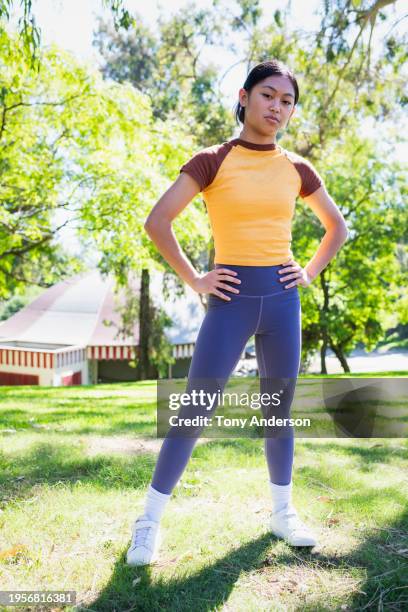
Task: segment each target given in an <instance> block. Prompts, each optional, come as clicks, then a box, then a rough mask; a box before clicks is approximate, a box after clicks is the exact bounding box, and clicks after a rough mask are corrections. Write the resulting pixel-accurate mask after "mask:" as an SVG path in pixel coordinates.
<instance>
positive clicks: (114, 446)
mask: <svg viewBox="0 0 408 612" xmlns="http://www.w3.org/2000/svg"><path fill="white" fill-rule="evenodd" d="M207 441H208V440H207V438H199V439H198V440H197V444H204V443H206V442H207ZM81 442H82V443H83V445H84V449H85V452H86V454H87V455H88V457H93V456H95V455H99V454H105V453H119V454H122V455H123V454H124V455H140V454H142V453H156V454H157V453H158V452H159V450H160V448H161V445H162V444H163V438H129V437H127V436H87V437H86V438H82V439H81Z"/></svg>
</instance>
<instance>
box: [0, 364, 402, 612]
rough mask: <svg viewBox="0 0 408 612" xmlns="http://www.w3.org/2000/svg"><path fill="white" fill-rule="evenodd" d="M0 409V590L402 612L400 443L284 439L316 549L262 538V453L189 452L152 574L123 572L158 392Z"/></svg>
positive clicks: (206, 445)
mask: <svg viewBox="0 0 408 612" xmlns="http://www.w3.org/2000/svg"><path fill="white" fill-rule="evenodd" d="M397 375H398V376H401V375H403V373H398V374H397ZM368 376H370V375H368ZM371 376H373V375H371ZM0 398H1V408H0V430H1V433H0V489H1V498H0V585H1V590H18V589H24V590H29V589H31V590H41V589H43V590H48V591H51V590H74V591H76V592H77V607H76V608H75V609H77V610H98V611H101V610H106V611H109V612H112V611H114V610H117V611H121V612H124V611H125V610H128V611H130V610H136V611H139V610H140V611H146V612H147V611H148V612H152V611H156V610H166V611H167V610H171V611H173V610H185V611H187V610H188V611H189V612H190V611H193V612H196V611H201V610H203V611H204V610H205V611H207V610H208V611H209V610H211V611H213V610H217V611H218V610H222V611H233V612H237V611H245V612H249V611H256V612H258V611H261V610H282V611H285V612H286V611H287V610H302V611H303V610H310V611H313V612H316V611H319V610H368V611H371V610H379V611H380V610H387V611H388V610H401V611H402V610H407V609H408V511H407V499H408V477H407V466H408V461H407V459H408V441H407V440H406V439H403V438H399V439H380V438H377V439H348V438H338V439H333V438H328V439H297V440H296V450H295V463H294V475H293V483H294V489H293V499H294V504H295V506H296V507H297V509H298V512H299V514H300V515H301V517H302V518H303V519H304V520H305V521H306V522H307V523H308V524H309V525H310V526H311V527H312V528H313V530H314V531H315V532H316V533H317V535H318V536H319V540H320V542H319V546H318V547H316V548H315V549H308V548H297V549H296V548H292V547H290V546H288V545H287V544H285V543H284V542H283V541H282V540H278V539H276V538H275V537H274V536H272V535H271V534H270V533H268V516H269V513H270V489H269V486H268V473H267V466H266V461H265V457H264V453H263V440H261V439H238V440H236V439H235V440H234V439H201V440H200V441H199V443H198V444H197V445H196V447H195V449H194V451H193V455H192V458H191V460H190V462H189V464H188V466H187V469H186V471H185V472H184V474H183V477H182V479H181V481H180V483H179V485H178V486H177V487H176V489H175V490H174V492H173V496H172V498H171V500H170V502H169V504H168V506H167V508H166V511H165V514H164V517H163V520H162V529H163V543H162V547H161V554H160V559H159V561H158V562H156V563H155V564H153V565H151V566H146V567H142V568H132V567H128V566H127V565H126V564H125V555H126V550H127V548H128V545H129V542H130V529H131V525H132V522H133V520H134V519H135V518H136V516H137V515H138V514H139V513H140V511H141V509H142V506H143V500H144V496H145V492H146V488H147V486H148V484H149V482H150V479H151V476H152V472H153V469H154V465H155V462H156V457H157V453H158V451H159V449H160V446H161V444H162V440H161V439H156V437H155V432H156V412H155V410H156V405H155V399H156V383H155V381H143V382H136V383H124V384H120V385H98V386H89V387H85V386H84V387H79V386H78V387H65V388H61V387H60V388H44V387H41V388H39V387H1V388H0ZM14 430H15V431H14ZM0 609H6V608H0ZM18 609H20V610H21V609H22V608H18ZM24 609H25V610H29V609H30V608H28V607H26V608H24ZM31 609H34V608H31ZM35 609H39V608H35ZM48 609H50V608H48ZM53 609H54V610H58V609H61V608H59V607H54V608H53ZM65 609H68V610H70V609H74V608H73V607H67V608H65ZM7 610H10V608H7Z"/></svg>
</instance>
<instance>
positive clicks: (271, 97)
mask: <svg viewBox="0 0 408 612" xmlns="http://www.w3.org/2000/svg"><path fill="white" fill-rule="evenodd" d="M298 99H299V88H298V83H297V80H296V78H295V77H294V75H293V74H292V72H291V71H290V70H289V69H288V68H287V67H286V66H285V65H283V64H282V63H280V62H279V61H277V60H272V61H267V62H262V63H260V64H258V65H257V66H255V67H254V68H253V69H252V70H251V72H250V73H249V74H248V76H247V79H246V81H245V83H244V86H243V87H242V88H241V89H240V90H239V103H238V104H237V107H236V110H235V116H236V120H237V123H238V120H239V121H241V123H242V124H243V129H242V130H241V133H240V135H239V137H238V138H234V139H232V140H229V141H227V142H223V143H222V144H217V145H214V146H211V147H207V148H205V149H203V150H201V151H199V152H198V153H196V154H195V155H194V156H193V157H192V158H191V159H190V160H189V161H188V162H187V163H185V164H184V165H183V166H182V167H181V169H180V174H179V176H178V178H177V180H176V181H175V182H174V183H173V184H172V185H171V186H170V188H169V189H168V190H167V191H166V192H165V194H164V195H163V196H162V197H161V198H160V200H159V201H158V202H157V204H156V205H155V206H154V208H153V210H152V211H151V213H150V215H149V217H148V219H147V220H146V223H145V229H146V231H147V232H148V234H149V236H150V237H151V239H152V240H153V241H154V242H155V244H156V245H157V248H158V250H159V251H160V253H161V254H162V255H163V257H164V258H165V259H166V260H167V261H168V262H169V264H170V265H171V266H172V267H173V268H174V270H175V271H176V272H177V273H178V274H179V276H180V277H181V278H182V279H183V280H184V281H185V282H186V283H188V284H189V285H190V286H191V287H192V288H193V289H194V290H195V291H197V292H198V293H208V294H209V298H208V310H207V313H206V315H205V317H204V319H203V321H202V324H201V327H200V330H199V333H198V336H197V340H196V344H195V350H194V354H193V357H192V360H191V365H190V369H189V373H188V388H189V389H191V387H192V386H193V381H194V380H196V379H197V380H200V379H201V380H203V379H206V380H219V379H222V380H223V381H225V382H226V381H227V380H228V377H229V376H230V375H231V373H232V372H233V371H234V369H235V366H236V365H237V362H238V360H239V358H240V356H241V354H242V352H243V350H244V348H245V345H246V343H247V341H248V339H249V338H250V337H251V336H252V335H255V348H256V356H257V362H258V369H259V373H260V376H261V380H260V382H261V391H262V386H264V388H266V386H267V380H268V379H269V380H270V379H276V378H278V377H284V378H289V379H290V380H296V377H297V376H298V373H299V367H300V352H301V305H300V298H299V292H298V286H299V285H300V286H302V287H307V286H308V285H310V283H311V282H312V281H313V280H314V279H315V278H316V276H317V275H318V274H319V273H320V272H321V270H323V269H324V268H325V267H326V266H327V264H328V263H329V262H330V260H331V259H332V258H333V257H334V256H335V254H336V253H337V251H338V250H339V248H340V247H341V246H342V244H343V243H344V242H345V241H346V239H347V235H348V233H347V226H346V224H345V220H344V218H343V216H342V215H341V213H340V211H339V209H338V208H337V206H336V204H335V202H334V201H333V200H332V198H331V197H330V196H329V194H328V193H327V191H326V188H325V185H324V183H323V180H322V178H321V177H320V175H319V174H318V172H317V171H316V169H315V168H314V166H313V165H312V164H311V163H310V162H309V161H307V160H306V159H305V158H303V157H301V156H299V155H297V154H295V153H293V152H290V151H286V150H285V149H284V148H283V147H281V146H280V145H279V144H277V141H276V134H277V132H278V130H282V129H284V128H285V127H286V126H287V125H288V122H289V119H290V118H291V117H292V115H293V114H294V112H295V110H296V104H297V102H298ZM199 192H202V193H203V198H204V201H205V203H206V206H207V211H208V215H209V220H210V224H211V228H212V232H213V236H214V246H215V259H214V263H215V265H214V269H213V270H211V271H209V272H208V273H206V274H203V275H200V274H198V273H197V271H196V270H195V269H194V268H193V267H192V266H191V263H190V262H189V260H188V259H187V258H186V256H185V255H184V253H183V252H182V250H181V249H180V245H179V243H178V242H177V239H176V237H175V235H174V233H173V230H172V225H171V223H172V221H173V219H174V218H175V217H176V215H178V214H179V213H180V212H181V211H182V210H183V209H184V208H185V207H186V206H187V204H188V203H189V202H190V201H191V200H192V199H193V198H194V196H196V195H197V193H199ZM298 196H300V197H302V198H304V200H305V201H306V202H307V204H308V205H309V206H310V207H311V209H312V210H313V211H314V213H315V214H316V215H317V216H318V218H319V220H320V221H321V223H322V224H323V226H324V227H325V230H326V233H325V235H324V237H323V239H322V241H321V243H320V245H319V248H318V249H317V251H316V253H315V254H314V256H313V257H312V259H311V260H310V261H309V262H308V263H307V264H306V266H305V267H304V268H303V267H301V266H300V265H299V264H298V263H297V262H296V261H295V260H294V258H293V254H292V251H291V249H290V243H291V237H292V236H291V220H292V217H293V214H294V210H295V201H296V198H297V197H298ZM292 397H293V389H292V393H289V394H287V397H286V406H285V408H284V409H285V411H286V414H288V415H289V410H290V403H291V401H292ZM204 413H205V414H206V415H209V416H212V415H211V413H209V412H208V411H204ZM170 432H171V429H170V430H169V432H168V433H167V435H166V437H165V439H164V441H163V444H162V447H161V449H160V453H159V456H158V460H157V464H156V467H155V471H154V474H153V479H152V481H151V483H150V485H149V488H148V492H147V495H146V498H145V507H144V512H143V514H142V515H141V516H139V517H138V518H137V519H136V521H135V523H134V525H133V529H132V541H131V545H130V547H129V550H128V552H127V562H128V563H129V564H131V565H144V564H147V563H150V562H151V561H153V560H155V559H156V558H157V553H158V549H159V544H160V519H161V517H162V514H163V512H164V508H165V505H166V504H167V502H168V501H169V499H170V497H171V493H172V491H173V489H174V487H175V485H176V484H177V482H178V480H179V478H180V477H181V475H182V473H183V471H184V469H185V467H186V465H187V463H188V461H189V458H190V456H191V454H192V451H193V448H194V445H195V443H196V441H197V438H198V437H199V432H198V433H197V436H191V435H190V436H184V437H183V436H178V437H177V435H169V433H170ZM264 446H265V456H266V460H267V465H268V472H269V484H270V489H271V495H272V513H271V518H270V530H271V532H272V533H273V534H274V535H276V536H278V537H281V538H284V539H285V540H286V541H287V542H288V543H289V544H291V545H292V546H314V545H315V544H316V543H317V540H316V537H315V535H314V534H313V533H312V532H311V531H310V529H309V528H308V527H307V526H306V525H305V524H304V523H303V522H302V521H301V520H300V518H299V517H298V515H297V512H296V510H295V508H294V506H293V504H292V501H291V494H292V464H293V453H294V435H293V428H289V429H288V430H287V431H286V435H285V436H284V437H281V436H273V437H265V440H264Z"/></svg>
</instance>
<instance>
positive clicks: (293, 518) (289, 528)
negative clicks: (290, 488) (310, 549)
mask: <svg viewBox="0 0 408 612" xmlns="http://www.w3.org/2000/svg"><path fill="white" fill-rule="evenodd" d="M270 528H271V531H272V533H273V534H274V535H276V536H278V537H279V538H283V539H284V540H286V542H287V543H288V544H291V545H292V546H316V544H317V540H316V538H315V536H314V534H313V533H312V532H311V531H310V529H309V528H308V527H306V525H305V524H304V523H303V522H302V521H301V520H300V518H299V517H298V515H297V512H296V510H295V508H294V507H293V506H292V505H290V504H289V506H285V507H284V508H282V510H279V512H272V514H271V520H270Z"/></svg>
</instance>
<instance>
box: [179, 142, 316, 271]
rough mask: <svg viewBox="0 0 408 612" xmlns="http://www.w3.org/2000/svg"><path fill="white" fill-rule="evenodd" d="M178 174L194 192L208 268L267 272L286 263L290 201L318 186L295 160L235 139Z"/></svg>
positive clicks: (312, 172)
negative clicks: (200, 204) (201, 206)
mask: <svg viewBox="0 0 408 612" xmlns="http://www.w3.org/2000/svg"><path fill="white" fill-rule="evenodd" d="M180 172H187V173H188V174H190V176H192V177H193V178H194V179H195V180H196V181H197V183H198V184H199V186H200V192H202V194H203V199H204V202H205V205H206V208H207V212H208V216H209V221H210V226H211V230H212V234H213V237H214V247H215V257H214V263H221V264H236V265H248V266H268V265H277V264H281V263H284V262H286V261H288V260H289V259H292V258H293V253H292V251H291V241H292V232H291V222H292V218H293V215H294V212H295V201H296V198H297V197H298V196H300V197H303V198H304V197H306V196H308V195H310V194H312V193H313V192H314V191H316V189H318V188H319V187H320V186H321V185H322V184H323V180H322V178H321V176H320V175H319V174H318V172H317V171H316V169H315V168H314V167H313V165H312V164H311V163H310V162H309V161H308V160H306V159H305V158H303V157H301V156H300V155H297V154H296V153H292V152H289V151H286V150H285V149H283V148H282V147H281V146H280V145H278V144H275V143H270V144H256V143H253V142H249V141H246V140H242V139H241V138H234V139H232V140H229V141H227V142H223V143H222V144H217V145H213V146H211V147H206V148H205V149H202V150H201V151H199V152H198V153H196V154H195V155H194V156H193V157H192V158H191V159H190V160H189V161H187V162H186V163H185V164H184V165H183V166H181V168H180Z"/></svg>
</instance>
